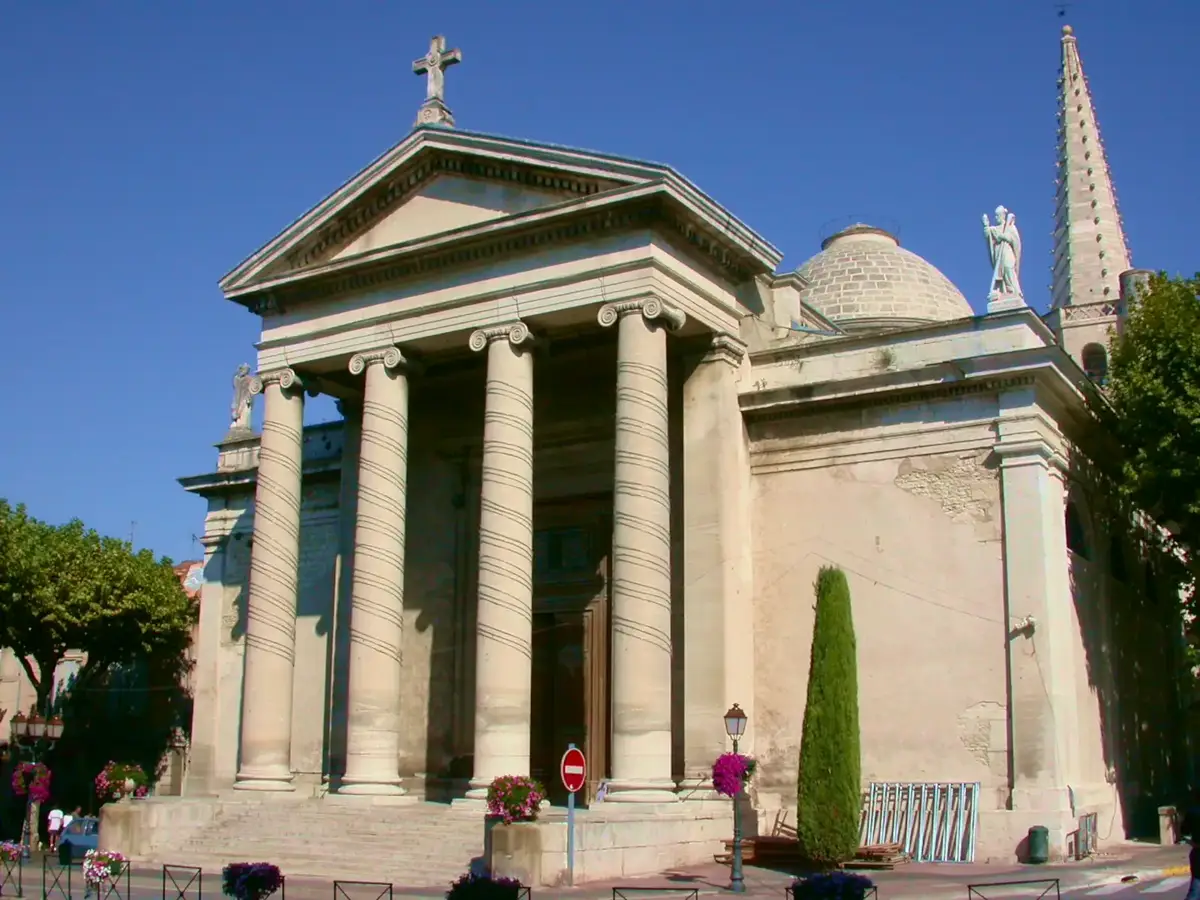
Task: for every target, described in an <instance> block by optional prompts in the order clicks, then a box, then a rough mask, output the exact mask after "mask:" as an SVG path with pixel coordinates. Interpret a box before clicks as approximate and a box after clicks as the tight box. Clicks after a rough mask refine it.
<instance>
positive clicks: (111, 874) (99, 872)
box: [83, 850, 129, 888]
mask: <svg viewBox="0 0 1200 900" xmlns="http://www.w3.org/2000/svg"><path fill="white" fill-rule="evenodd" d="M128 863H129V858H128V857H127V856H125V854H123V853H118V852H117V851H116V850H89V851H88V852H87V854H86V855H85V856H84V857H83V878H84V880H85V881H86V882H87V883H88V885H89V886H91V887H93V888H94V887H97V886H98V885H101V884H104V883H105V882H112V881H116V880H117V879H118V878H119V877H120V876H121V873H122V872H124V871H125V866H126V865H127V864H128Z"/></svg>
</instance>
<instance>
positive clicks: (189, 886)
mask: <svg viewBox="0 0 1200 900" xmlns="http://www.w3.org/2000/svg"><path fill="white" fill-rule="evenodd" d="M203 896H204V872H203V870H202V869H201V868H200V867H199V866H171V865H167V866H163V867H162V900H201V898H202V897H203Z"/></svg>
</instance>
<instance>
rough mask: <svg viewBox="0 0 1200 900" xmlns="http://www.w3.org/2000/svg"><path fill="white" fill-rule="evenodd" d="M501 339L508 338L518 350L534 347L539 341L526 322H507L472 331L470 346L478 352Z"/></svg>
mask: <svg viewBox="0 0 1200 900" xmlns="http://www.w3.org/2000/svg"><path fill="white" fill-rule="evenodd" d="M501 339H503V340H507V341H508V342H509V343H510V344H512V345H513V346H514V347H516V348H517V349H518V350H519V349H522V348H524V349H527V350H528V349H532V348H533V346H534V345H535V344H536V343H537V339H536V338H535V337H534V336H533V332H531V331H530V330H529V326H528V325H526V324H525V323H524V322H505V323H504V324H502V325H489V326H488V327H487V328H480V329H478V330H477V331H474V332H472V333H471V340H470V342H469V346H470V347H471V349H472V350H474V351H475V352H476V353H478V352H479V351H480V350H484V349H486V348H487V346H488V344H490V343H491V342H492V341H498V340H501Z"/></svg>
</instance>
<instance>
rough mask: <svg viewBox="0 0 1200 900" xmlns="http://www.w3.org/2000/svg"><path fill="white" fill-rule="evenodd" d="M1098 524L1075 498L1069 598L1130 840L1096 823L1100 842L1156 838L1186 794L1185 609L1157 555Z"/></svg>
mask: <svg viewBox="0 0 1200 900" xmlns="http://www.w3.org/2000/svg"><path fill="white" fill-rule="evenodd" d="M1108 518H1109V519H1110V521H1112V522H1114V523H1116V522H1119V521H1120V518H1119V517H1118V516H1117V515H1111V516H1108ZM1097 524H1098V517H1094V516H1089V515H1088V513H1087V511H1086V510H1085V508H1083V507H1082V506H1081V505H1080V504H1079V503H1078V502H1077V501H1076V500H1072V501H1071V502H1069V503H1068V505H1067V514H1066V522H1065V523H1064V526H1065V528H1066V532H1067V546H1068V557H1069V559H1070V577H1071V590H1072V596H1073V598H1074V603H1075V609H1076V614H1077V616H1078V619H1079V626H1080V630H1081V632H1082V640H1083V647H1084V652H1085V658H1086V665H1087V673H1088V683H1089V685H1090V686H1091V688H1092V690H1093V691H1095V693H1096V696H1097V699H1098V705H1099V710H1100V719H1101V742H1102V746H1103V749H1104V763H1105V767H1106V769H1107V770H1108V772H1109V778H1110V779H1112V778H1114V777H1115V783H1114V789H1115V792H1116V799H1117V805H1118V808H1119V811H1120V814H1121V818H1122V819H1123V821H1124V833H1123V834H1122V827H1121V821H1117V820H1114V821H1111V822H1104V821H1101V822H1099V823H1098V829H1099V838H1100V840H1101V841H1103V840H1105V839H1111V840H1117V839H1120V838H1122V837H1124V838H1128V839H1136V838H1157V836H1158V827H1159V826H1158V808H1159V807H1160V806H1163V805H1167V804H1172V803H1177V802H1179V801H1180V799H1181V798H1182V797H1183V795H1184V792H1185V791H1186V788H1187V777H1188V766H1187V756H1186V754H1187V749H1186V747H1187V741H1186V720H1185V713H1184V709H1183V705H1182V704H1181V702H1180V701H1181V686H1182V676H1183V674H1184V660H1183V658H1182V654H1181V649H1182V648H1181V646H1180V642H1181V634H1180V632H1181V628H1182V623H1181V621H1180V614H1179V606H1178V603H1176V602H1175V601H1174V599H1173V597H1172V596H1170V592H1169V591H1168V590H1164V586H1163V584H1162V581H1161V578H1160V576H1159V571H1160V569H1159V567H1157V566H1156V564H1155V563H1156V560H1155V554H1156V553H1157V552H1158V551H1156V550H1154V549H1153V548H1150V547H1147V546H1145V545H1144V544H1143V542H1141V541H1140V540H1138V539H1137V537H1136V536H1134V535H1131V534H1129V533H1128V532H1127V533H1125V534H1121V533H1119V532H1116V531H1115V529H1110V533H1111V536H1110V537H1108V538H1104V539H1101V538H1099V537H1098V536H1099V535H1102V534H1104V529H1101V528H1098V527H1096V525H1097Z"/></svg>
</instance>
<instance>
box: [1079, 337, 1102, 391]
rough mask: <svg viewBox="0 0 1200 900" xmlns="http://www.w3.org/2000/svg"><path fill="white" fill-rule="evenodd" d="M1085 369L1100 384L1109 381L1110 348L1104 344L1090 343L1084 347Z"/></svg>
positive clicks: (1089, 376) (1088, 375)
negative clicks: (1106, 347)
mask: <svg viewBox="0 0 1200 900" xmlns="http://www.w3.org/2000/svg"><path fill="white" fill-rule="evenodd" d="M1083 371H1084V372H1086V373H1087V377H1088V378H1090V379H1092V381H1094V382H1096V384H1098V385H1101V386H1103V385H1104V384H1106V383H1107V382H1108V350H1106V349H1105V348H1104V345H1103V344H1088V345H1086V346H1085V347H1084V348H1083Z"/></svg>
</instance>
